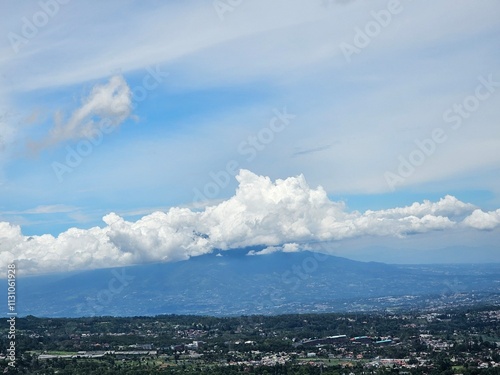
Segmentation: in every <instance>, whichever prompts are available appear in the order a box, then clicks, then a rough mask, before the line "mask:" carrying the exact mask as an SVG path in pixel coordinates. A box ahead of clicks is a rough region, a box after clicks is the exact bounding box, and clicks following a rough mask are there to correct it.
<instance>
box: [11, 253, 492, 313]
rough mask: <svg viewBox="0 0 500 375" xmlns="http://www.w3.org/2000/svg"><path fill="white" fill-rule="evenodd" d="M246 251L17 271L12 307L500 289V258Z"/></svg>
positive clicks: (284, 303)
mask: <svg viewBox="0 0 500 375" xmlns="http://www.w3.org/2000/svg"><path fill="white" fill-rule="evenodd" d="M247 252H248V249H244V250H232V251H225V252H220V253H214V254H209V255H204V256H199V257H193V258H191V259H189V260H187V261H181V262H177V263H160V264H158V263H157V264H148V265H139V266H132V267H126V268H117V269H100V270H92V271H85V272H80V273H69V274H60V275H50V276H36V277H24V278H22V277H21V278H19V279H18V290H19V291H18V296H17V298H18V312H19V313H20V314H22V315H27V314H32V315H37V316H52V317H60V316H82V315H117V316H118V315H122V316H124V315H125V316H133V315H153V314H162V313H167V314H170V313H176V314H207V315H234V314H254V313H259V314H274V313H284V312H304V311H318V312H319V311H345V310H352V309H356V308H360V309H361V308H362V309H369V308H370V306H372V308H373V307H377V306H378V305H377V304H381V303H382V302H383V301H384V299H383V297H397V296H407V297H405V298H404V299H403V300H409V301H410V300H412V299H413V298H415V296H427V295H434V296H438V297H439V296H443V295H450V294H460V293H464V292H469V293H470V292H474V293H479V292H481V293H499V292H500V280H499V279H500V276H499V275H500V264H490V265H446V266H445V265H418V266H416V265H412V266H401V265H388V264H384V263H375V262H368V263H367V262H358V261H353V260H349V259H346V258H340V257H334V256H326V255H322V254H317V253H311V252H308V251H303V252H297V253H281V252H277V253H272V254H268V255H260V256H247V255H246V254H247ZM2 289H3V290H6V288H2ZM381 298H382V299H381ZM5 300H6V299H5ZM386 300H387V299H386Z"/></svg>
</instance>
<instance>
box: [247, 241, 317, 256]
mask: <svg viewBox="0 0 500 375" xmlns="http://www.w3.org/2000/svg"><path fill="white" fill-rule="evenodd" d="M306 248H309V247H308V246H307V245H305V246H304V245H303V246H299V244H297V243H286V244H284V245H283V246H268V247H266V248H265V249H263V250H260V251H255V250H250V251H249V252H248V253H247V255H249V256H253V255H267V254H272V253H276V252H280V251H281V252H283V253H297V252H299V251H301V250H306Z"/></svg>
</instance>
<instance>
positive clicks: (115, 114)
mask: <svg viewBox="0 0 500 375" xmlns="http://www.w3.org/2000/svg"><path fill="white" fill-rule="evenodd" d="M131 111H132V93H131V91H130V88H129V86H128V85H127V82H125V79H124V78H123V77H121V76H113V77H111V78H110V80H109V82H108V83H106V84H104V85H101V84H97V85H95V86H94V87H93V88H92V90H91V92H90V94H89V95H88V97H87V98H85V99H83V103H82V106H81V107H80V108H78V109H76V110H75V111H74V112H73V113H72V115H71V116H70V118H69V119H68V120H67V121H63V119H62V114H61V113H56V116H55V125H54V127H53V128H52V129H51V130H50V134H49V135H48V137H47V138H46V139H44V140H43V141H42V142H40V143H35V145H34V146H33V147H34V148H35V149H40V148H45V147H49V146H53V145H55V144H58V143H60V142H64V141H67V140H76V139H81V138H91V137H92V136H94V135H95V134H96V133H97V132H98V131H100V128H101V127H103V126H119V125H120V124H121V123H122V122H123V121H125V120H126V119H127V118H128V117H129V116H130V114H131Z"/></svg>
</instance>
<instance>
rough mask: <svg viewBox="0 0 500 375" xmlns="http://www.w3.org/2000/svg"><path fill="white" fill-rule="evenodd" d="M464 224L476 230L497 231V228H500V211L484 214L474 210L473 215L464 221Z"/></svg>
mask: <svg viewBox="0 0 500 375" xmlns="http://www.w3.org/2000/svg"><path fill="white" fill-rule="evenodd" d="M463 223H464V224H465V225H467V226H469V227H471V228H475V229H481V230H492V229H495V228H496V227H498V226H500V209H498V210H496V211H489V212H484V211H482V210H479V209H477V210H474V212H473V213H472V214H470V215H469V216H467V217H466V218H465V219H464V221H463Z"/></svg>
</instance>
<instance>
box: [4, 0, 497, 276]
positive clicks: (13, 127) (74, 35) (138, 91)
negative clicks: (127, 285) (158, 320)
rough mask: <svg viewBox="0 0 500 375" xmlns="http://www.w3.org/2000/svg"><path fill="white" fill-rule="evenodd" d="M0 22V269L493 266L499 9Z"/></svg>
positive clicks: (303, 7)
mask: <svg viewBox="0 0 500 375" xmlns="http://www.w3.org/2000/svg"><path fill="white" fill-rule="evenodd" d="M1 7H2V14H4V15H8V17H7V16H4V19H3V20H2V22H1V23H0V31H1V32H0V35H1V38H0V267H2V269H6V267H7V264H8V263H10V262H12V261H13V260H15V261H16V262H17V263H18V265H19V266H18V267H19V269H20V272H24V273H26V274H40V273H48V272H63V271H70V270H83V269H94V268H104V267H116V266H123V265H131V264H139V263H145V262H156V261H178V260H184V259H188V258H189V257H192V256H197V255H201V254H206V253H211V252H214V251H219V250H230V249H235V248H241V247H250V248H251V247H252V246H256V250H253V251H252V252H251V254H252V255H259V254H262V255H263V254H266V253H270V252H275V251H301V250H311V251H321V252H327V253H329V254H332V255H340V256H346V257H349V258H352V259H357V260H365V261H370V260H376V261H385V262H389V263H391V262H392V263H426V262H427V263H428V262H472V261H474V262H499V261H500V248H499V245H498V243H500V173H499V172H500V152H499V150H500V127H499V126H498V119H499V115H500V105H499V104H500V65H499V63H498V61H500V50H499V48H498V47H499V42H500V23H499V22H498V14H499V12H500V4H499V3H498V2H497V1H493V0H485V1H481V2H472V1H462V0H453V1H452V0H444V1H439V2H434V3H433V4H432V5H431V6H430V5H429V4H426V3H422V2H417V1H411V0H389V1H378V0H372V1H362V0H351V1H349V0H336V1H335V0H286V1H285V0H271V1H270V0H252V1H248V0H215V1H212V0H203V1H201V0H200V1H194V0H183V1H178V0H165V1H154V0H146V1H127V0H125V1H123V0H122V1H115V0H110V1H106V2H94V3H89V2H82V1H76V0H40V1H31V2H12V1H11V2H3V3H2V5H1ZM257 246H259V247H258V249H262V248H263V247H264V250H257Z"/></svg>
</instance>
